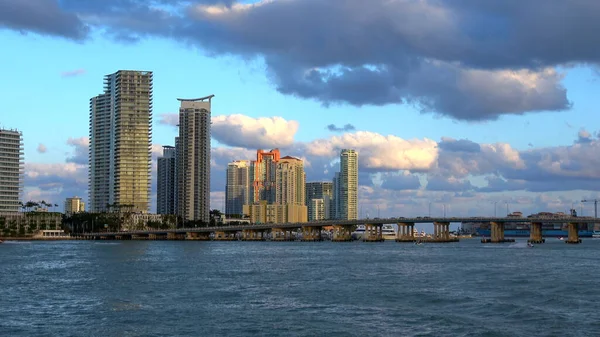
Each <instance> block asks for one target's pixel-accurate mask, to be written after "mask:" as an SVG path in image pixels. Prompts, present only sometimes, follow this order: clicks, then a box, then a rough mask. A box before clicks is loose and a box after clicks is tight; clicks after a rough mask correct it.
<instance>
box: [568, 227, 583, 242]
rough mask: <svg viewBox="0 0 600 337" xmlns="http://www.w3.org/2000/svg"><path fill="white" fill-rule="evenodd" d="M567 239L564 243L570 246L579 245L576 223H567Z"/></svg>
mask: <svg viewBox="0 0 600 337" xmlns="http://www.w3.org/2000/svg"><path fill="white" fill-rule="evenodd" d="M568 232H569V238H568V239H567V241H565V242H566V243H570V244H579V243H581V239H580V238H579V228H578V226H577V224H576V223H569V229H568Z"/></svg>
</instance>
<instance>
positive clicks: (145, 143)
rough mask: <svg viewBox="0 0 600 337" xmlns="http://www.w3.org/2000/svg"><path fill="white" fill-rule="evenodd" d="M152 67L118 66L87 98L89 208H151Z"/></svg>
mask: <svg viewBox="0 0 600 337" xmlns="http://www.w3.org/2000/svg"><path fill="white" fill-rule="evenodd" d="M151 146H152V72H150V71H137V70H119V71H117V72H116V73H114V74H110V75H106V76H105V77H104V93H103V94H101V95H98V96H96V97H93V98H92V99H90V149H89V164H90V165H89V167H90V168H89V200H88V201H89V202H90V212H106V211H111V210H116V211H132V212H140V213H146V212H148V210H149V208H150V183H151V172H150V171H151Z"/></svg>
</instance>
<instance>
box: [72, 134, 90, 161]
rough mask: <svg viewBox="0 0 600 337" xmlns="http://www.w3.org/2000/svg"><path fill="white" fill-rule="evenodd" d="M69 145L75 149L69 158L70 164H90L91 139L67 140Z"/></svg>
mask: <svg viewBox="0 0 600 337" xmlns="http://www.w3.org/2000/svg"><path fill="white" fill-rule="evenodd" d="M67 145H69V146H71V147H72V148H73V153H72V154H71V155H68V156H67V159H66V161H67V162H68V163H76V164H88V156H89V147H90V138H89V137H79V138H71V137H69V139H67Z"/></svg>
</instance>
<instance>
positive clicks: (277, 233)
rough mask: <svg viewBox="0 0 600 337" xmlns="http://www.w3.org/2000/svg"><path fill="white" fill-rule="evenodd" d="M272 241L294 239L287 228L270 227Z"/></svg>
mask: <svg viewBox="0 0 600 337" xmlns="http://www.w3.org/2000/svg"><path fill="white" fill-rule="evenodd" d="M271 240H272V241H294V236H293V235H292V231H291V230H288V229H281V228H273V229H271Z"/></svg>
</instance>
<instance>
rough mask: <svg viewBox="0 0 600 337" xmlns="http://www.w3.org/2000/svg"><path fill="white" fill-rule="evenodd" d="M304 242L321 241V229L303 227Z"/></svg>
mask: <svg viewBox="0 0 600 337" xmlns="http://www.w3.org/2000/svg"><path fill="white" fill-rule="evenodd" d="M302 241H321V227H313V226H305V227H302Z"/></svg>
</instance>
